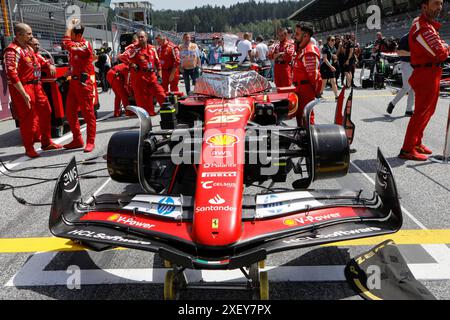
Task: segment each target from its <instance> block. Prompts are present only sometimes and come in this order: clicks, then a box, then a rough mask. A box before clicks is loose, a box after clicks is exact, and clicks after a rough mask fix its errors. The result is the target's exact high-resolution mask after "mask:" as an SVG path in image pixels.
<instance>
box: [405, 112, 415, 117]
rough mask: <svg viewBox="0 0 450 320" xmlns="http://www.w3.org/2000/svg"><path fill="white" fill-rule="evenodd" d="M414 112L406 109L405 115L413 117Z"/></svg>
mask: <svg viewBox="0 0 450 320" xmlns="http://www.w3.org/2000/svg"><path fill="white" fill-rule="evenodd" d="M413 114H414V111H406V112H405V116H406V117H412V116H413Z"/></svg>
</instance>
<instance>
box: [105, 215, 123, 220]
mask: <svg viewBox="0 0 450 320" xmlns="http://www.w3.org/2000/svg"><path fill="white" fill-rule="evenodd" d="M119 218H120V214H113V215H112V216H110V217H108V219H106V220H108V221H117V220H118V219H119Z"/></svg>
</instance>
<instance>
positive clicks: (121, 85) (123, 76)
mask: <svg viewBox="0 0 450 320" xmlns="http://www.w3.org/2000/svg"><path fill="white" fill-rule="evenodd" d="M128 72H129V69H128V66H127V65H126V64H124V63H119V64H118V65H116V66H114V67H112V69H111V70H109V71H108V73H107V74H106V80H107V81H108V83H109V85H110V86H111V88H112V90H113V92H114V95H115V98H114V117H116V118H117V117H120V115H121V113H122V112H121V109H120V103H121V102H122V106H123V107H124V108H126V107H128V105H129V104H130V103H129V101H128V97H129V96H130V93H129V90H128Z"/></svg>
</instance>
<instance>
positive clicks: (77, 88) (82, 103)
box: [63, 19, 97, 152]
mask: <svg viewBox="0 0 450 320" xmlns="http://www.w3.org/2000/svg"><path fill="white" fill-rule="evenodd" d="M83 32H84V27H83V26H81V25H80V24H79V23H78V21H77V20H76V19H74V20H73V21H72V22H71V25H69V27H68V29H67V31H66V34H65V36H64V38H63V47H64V48H65V49H66V50H67V51H68V52H69V55H70V56H69V63H70V67H71V80H70V86H69V93H68V95H67V99H66V118H67V121H68V122H69V125H70V129H71V130H72V136H73V141H72V142H70V143H69V144H66V145H65V146H64V148H66V149H77V148H82V147H83V146H84V141H83V138H82V137H81V131H80V123H79V122H78V111H79V110H81V114H82V115H83V118H84V120H85V122H86V125H87V142H86V147H85V148H84V152H91V151H92V150H94V148H95V134H96V126H97V123H96V119H95V111H94V99H95V91H94V90H96V86H95V85H94V84H95V71H94V66H93V64H92V62H93V60H94V54H93V50H92V47H91V44H90V43H89V42H88V41H86V40H85V39H84V38H83Z"/></svg>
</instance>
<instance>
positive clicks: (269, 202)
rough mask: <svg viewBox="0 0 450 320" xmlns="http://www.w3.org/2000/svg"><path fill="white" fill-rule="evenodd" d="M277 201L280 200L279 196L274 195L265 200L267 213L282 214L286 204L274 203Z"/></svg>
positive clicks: (264, 205)
mask: <svg viewBox="0 0 450 320" xmlns="http://www.w3.org/2000/svg"><path fill="white" fill-rule="evenodd" d="M277 199H278V196H277V195H274V194H271V195H269V196H267V197H266V198H265V203H264V204H263V208H264V209H267V211H268V212H269V213H272V214H278V213H281V212H282V211H283V204H284V203H283V202H282V201H277V202H273V201H274V200H275V201H276V200H277Z"/></svg>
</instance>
